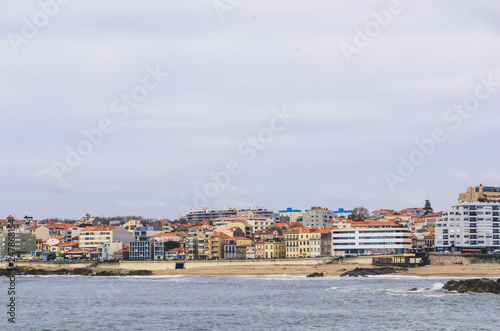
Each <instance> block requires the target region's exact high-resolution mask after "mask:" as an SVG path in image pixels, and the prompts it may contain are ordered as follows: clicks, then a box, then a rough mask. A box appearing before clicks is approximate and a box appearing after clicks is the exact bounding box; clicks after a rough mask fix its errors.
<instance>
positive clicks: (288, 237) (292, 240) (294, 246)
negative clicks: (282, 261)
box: [285, 227, 311, 258]
mask: <svg viewBox="0 0 500 331" xmlns="http://www.w3.org/2000/svg"><path fill="white" fill-rule="evenodd" d="M310 239H311V231H310V230H309V229H307V228H305V227H296V228H292V229H290V230H288V231H287V232H286V233H285V247H286V251H285V255H286V257H287V258H296V257H309V256H311V255H310V253H311V247H310Z"/></svg>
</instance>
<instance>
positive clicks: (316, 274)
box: [306, 272, 324, 277]
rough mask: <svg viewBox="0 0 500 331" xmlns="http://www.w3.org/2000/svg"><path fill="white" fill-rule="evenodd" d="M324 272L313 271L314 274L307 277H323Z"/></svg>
mask: <svg viewBox="0 0 500 331" xmlns="http://www.w3.org/2000/svg"><path fill="white" fill-rule="evenodd" d="M323 276H324V275H323V273H322V272H313V273H312V274H310V275H307V276H306V277H323Z"/></svg>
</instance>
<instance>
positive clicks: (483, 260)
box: [429, 253, 500, 265]
mask: <svg viewBox="0 0 500 331" xmlns="http://www.w3.org/2000/svg"><path fill="white" fill-rule="evenodd" d="M429 259H430V260H431V265H453V264H455V263H456V262H462V263H463V264H500V254H488V255H484V254H483V255H472V254H443V253H439V254H437V253H434V254H433V253H431V254H429Z"/></svg>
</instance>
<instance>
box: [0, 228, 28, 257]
mask: <svg viewBox="0 0 500 331" xmlns="http://www.w3.org/2000/svg"><path fill="white" fill-rule="evenodd" d="M10 238H12V235H11V237H10ZM10 238H9V236H8V232H3V233H0V254H2V256H12V255H11V254H10V253H12V252H14V256H15V257H28V256H31V254H32V253H34V252H35V251H36V237H35V236H34V235H31V234H28V233H17V232H16V233H14V240H13V241H12V239H10ZM12 242H14V246H12ZM9 248H10V252H9Z"/></svg>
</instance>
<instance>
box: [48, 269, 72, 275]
mask: <svg viewBox="0 0 500 331" xmlns="http://www.w3.org/2000/svg"><path fill="white" fill-rule="evenodd" d="M69 273H70V271H69V270H68V269H57V270H54V271H52V274H53V275H67V274H69Z"/></svg>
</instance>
